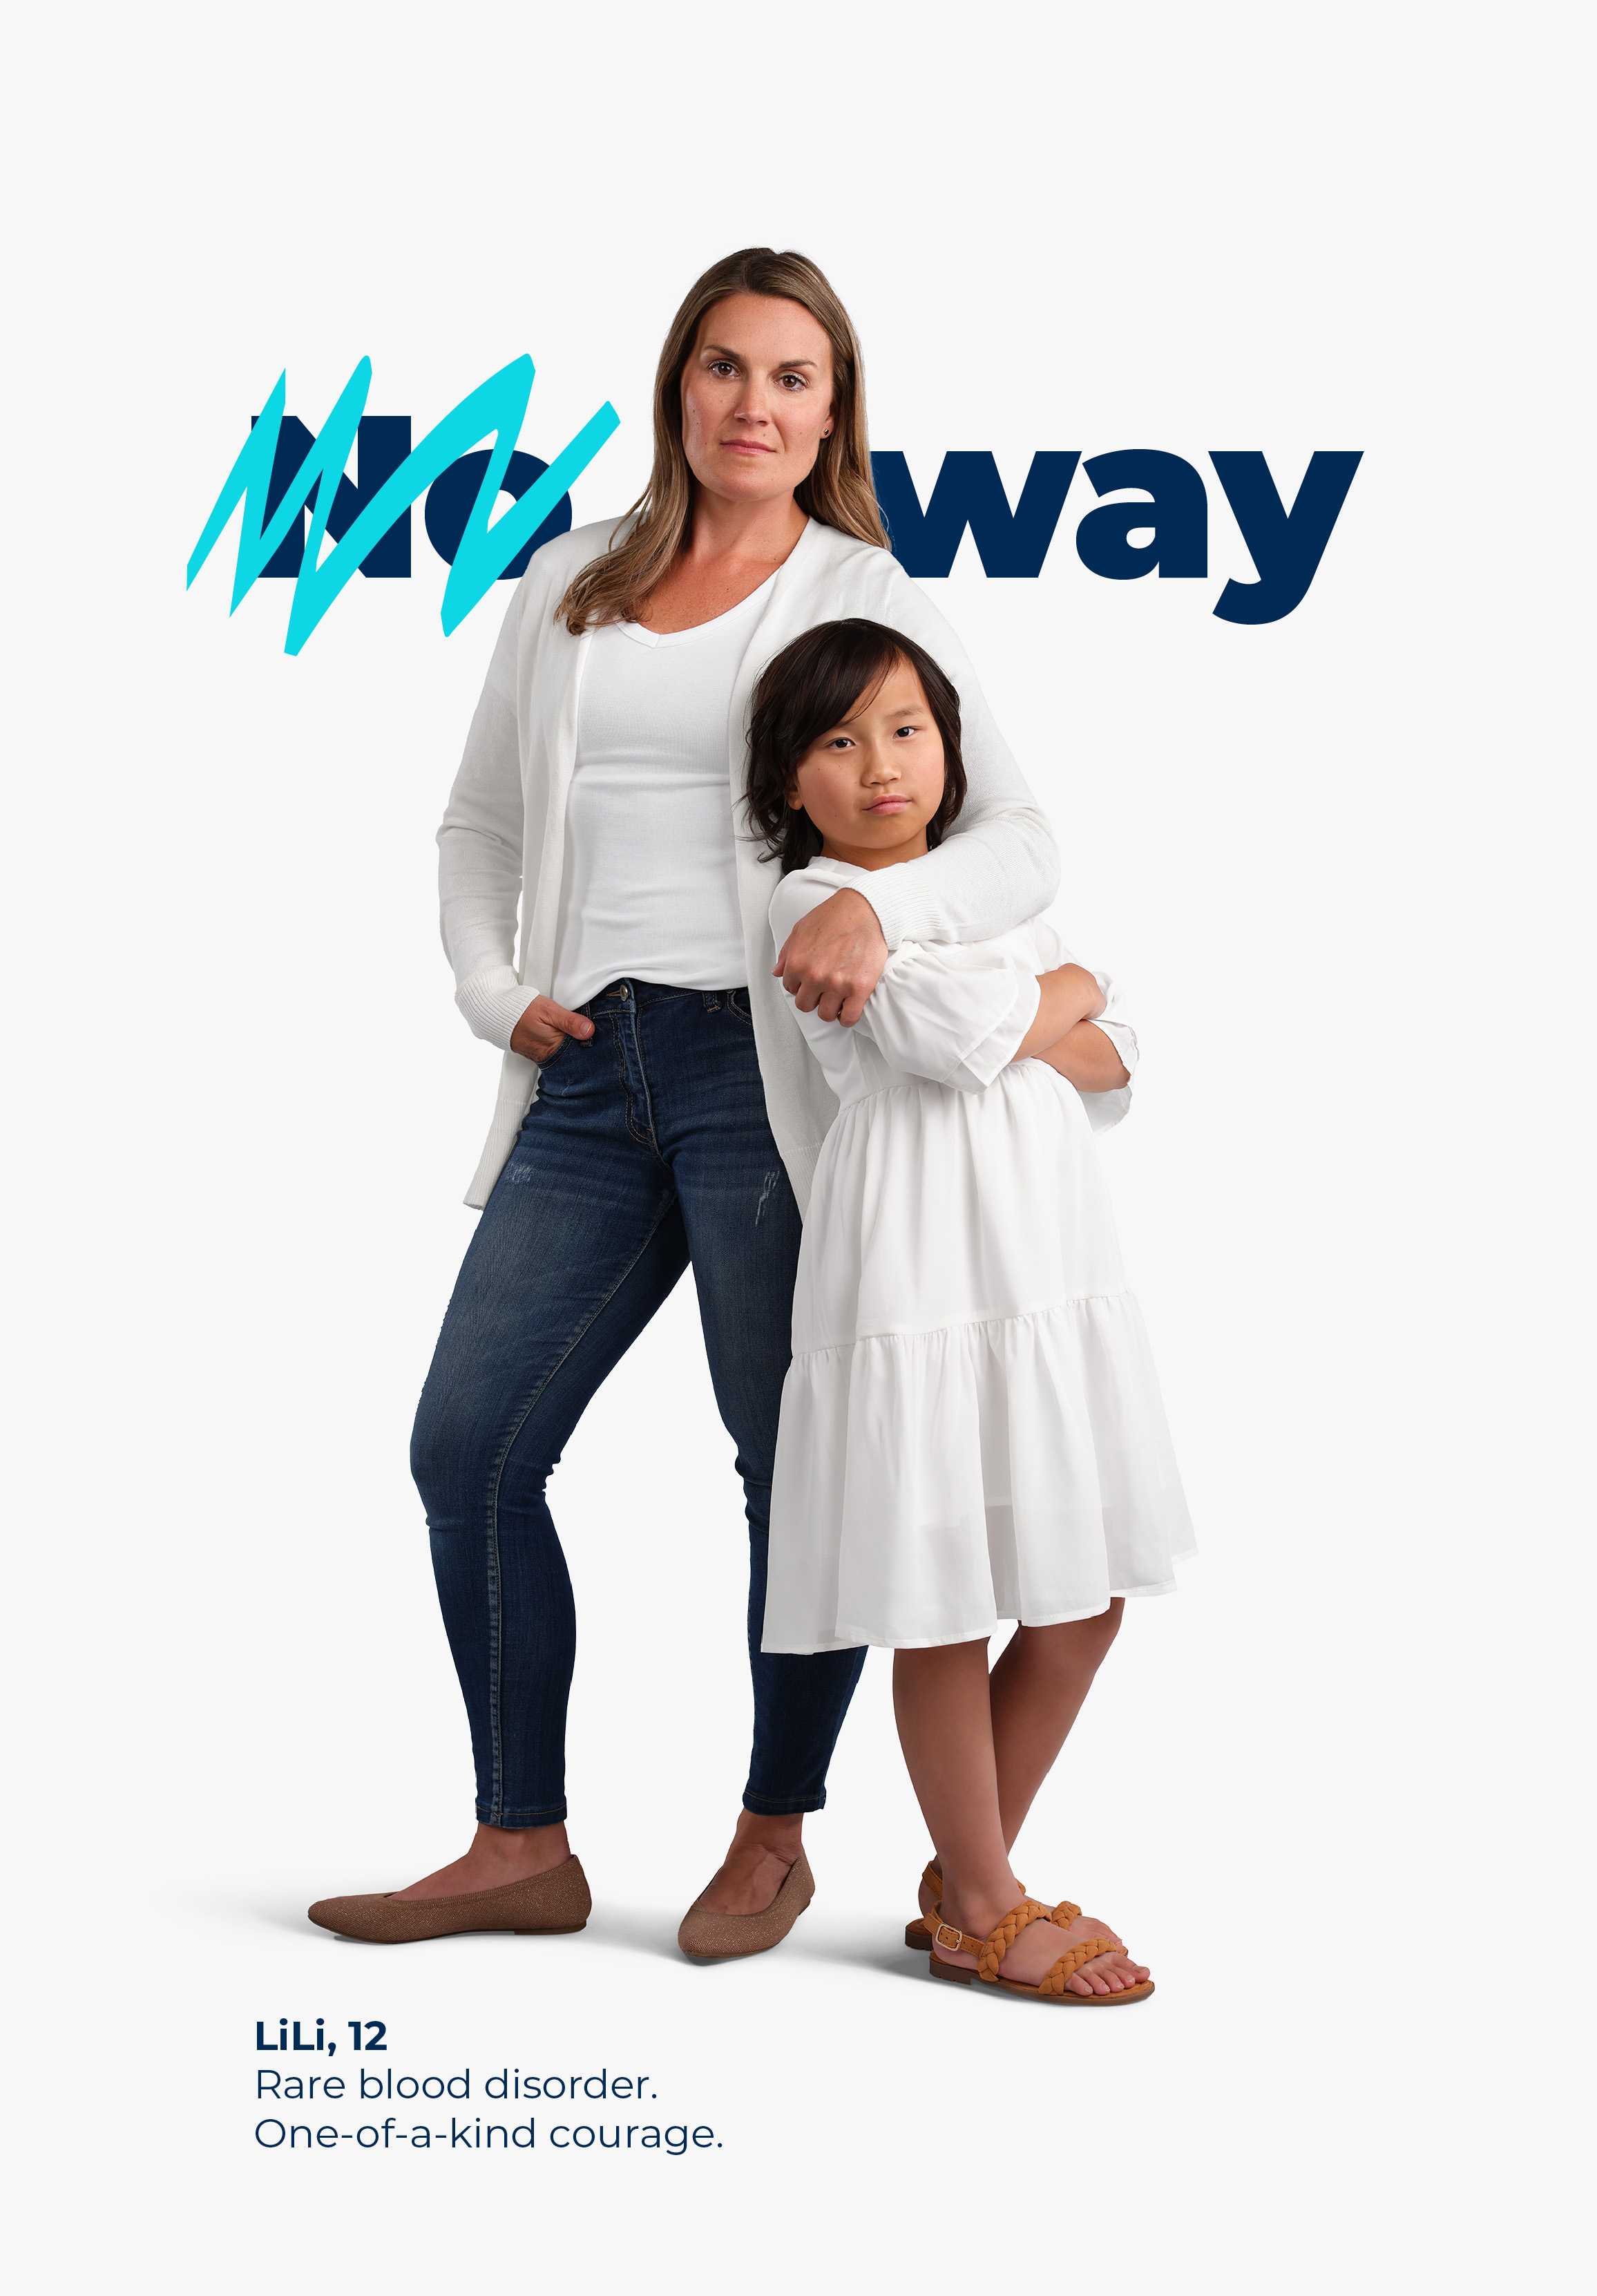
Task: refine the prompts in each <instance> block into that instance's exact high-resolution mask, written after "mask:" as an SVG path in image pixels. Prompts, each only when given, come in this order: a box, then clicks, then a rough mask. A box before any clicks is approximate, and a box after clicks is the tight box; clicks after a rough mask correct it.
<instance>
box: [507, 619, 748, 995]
mask: <svg viewBox="0 0 1597 2296" xmlns="http://www.w3.org/2000/svg"><path fill="white" fill-rule="evenodd" d="M773 580H774V576H771V577H769V578H767V580H766V581H765V582H762V583H761V584H760V586H759V587H758V590H753V591H751V592H750V593H749V596H748V597H747V598H745V599H743V600H742V602H741V604H738V605H736V606H733V607H732V608H731V609H730V611H728V612H726V613H725V614H717V616H716V617H715V619H714V620H712V621H708V622H700V624H699V626H698V627H697V628H695V629H691V630H670V631H665V632H659V631H655V630H646V629H644V628H643V627H642V625H641V624H640V623H637V622H609V623H606V624H605V626H604V627H602V629H598V630H595V631H594V635H593V639H592V642H591V652H590V655H589V659H588V661H587V664H586V668H585V670H584V673H583V679H582V690H581V694H580V697H579V699H578V703H577V754H576V760H575V763H574V766H573V768H572V774H571V786H570V792H569V797H568V799H567V811H566V856H567V866H566V871H565V875H564V878H563V880H562V882H561V901H560V922H559V928H558V932H557V937H556V941H555V956H554V974H553V985H552V988H551V991H550V993H551V995H552V996H553V997H554V999H555V1001H556V1003H557V1004H561V1005H581V1004H584V1003H586V1000H587V999H588V998H589V997H590V996H594V995H595V994H596V993H597V991H598V990H600V989H601V988H605V987H606V986H607V985H608V984H609V983H610V981H612V980H626V979H631V980H657V981H665V982H669V983H672V984H674V985H675V986H676V987H678V988H737V987H739V986H741V984H742V982H743V980H744V978H745V976H746V974H747V972H748V969H749V960H748V955H747V953H746V949H745V946H744V934H743V921H742V914H741V909H740V907H739V903H738V884H737V865H736V858H735V854H734V850H733V827H732V795H731V791H730V790H729V788H728V786H727V779H726V749H727V720H728V715H729V712H730V709H731V705H732V690H733V683H734V681H735V679H736V676H737V672H738V668H739V665H740V664H741V660H742V658H743V654H744V652H745V649H746V648H747V646H748V643H749V629H750V627H751V626H752V624H753V623H754V622H755V621H756V620H757V619H758V616H759V613H760V611H761V610H762V608H763V606H764V604H765V602H766V592H767V590H768V588H769V586H770V582H771V581H773Z"/></svg>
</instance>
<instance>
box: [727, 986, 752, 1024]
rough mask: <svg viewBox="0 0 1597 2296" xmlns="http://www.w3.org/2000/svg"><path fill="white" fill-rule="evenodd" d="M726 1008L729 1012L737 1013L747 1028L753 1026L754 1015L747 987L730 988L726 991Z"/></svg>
mask: <svg viewBox="0 0 1597 2296" xmlns="http://www.w3.org/2000/svg"><path fill="white" fill-rule="evenodd" d="M726 1009H727V1011H728V1012H729V1013H736V1014H737V1017H738V1019H739V1020H740V1021H741V1022H742V1024H743V1026H744V1027H745V1028H746V1029H752V1028H753V1026H754V1015H753V1013H751V1012H750V1011H749V991H748V990H747V988H729V989H728V990H727V992H726Z"/></svg>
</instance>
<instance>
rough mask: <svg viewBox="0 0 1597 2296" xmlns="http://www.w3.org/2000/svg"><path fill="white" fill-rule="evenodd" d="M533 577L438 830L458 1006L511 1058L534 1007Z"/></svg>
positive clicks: (442, 906)
mask: <svg viewBox="0 0 1597 2296" xmlns="http://www.w3.org/2000/svg"><path fill="white" fill-rule="evenodd" d="M533 564H534V565H536V559H535V560H534V562H533ZM531 573H532V567H528V571H527V575H525V576H523V578H522V579H521V581H520V582H518V583H517V584H516V586H515V588H514V589H513V590H512V593H511V598H510V603H509V605H508V606H507V607H506V609H505V613H504V620H503V622H502V623H501V625H500V628H499V635H498V638H497V639H496V641H495V645H494V651H493V654H492V656H491V658H490V659H489V662H488V669H487V677H486V678H485V680H484V681H483V688H482V693H481V694H480V696H479V699H478V703H477V708H476V709H475V710H474V712H473V713H472V717H471V729H470V731H469V732H468V734H467V735H466V746H465V750H464V751H463V755H462V758H461V761H460V768H459V771H458V772H457V773H456V775H455V783H454V786H453V788H452V789H451V790H450V792H449V802H448V804H447V805H446V808H445V809H444V818H443V820H442V822H441V823H440V824H439V825H438V926H439V931H440V932H441V934H442V936H443V942H444V949H445V953H446V955H447V956H448V959H449V963H450V964H451V966H452V967H453V969H454V972H455V1003H456V1005H458V1006H459V1007H460V1010H461V1011H462V1013H463V1014H464V1015H465V1017H466V1020H467V1021H468V1022H469V1023H470V1024H471V1030H472V1033H473V1035H475V1036H479V1037H486V1038H487V1041H488V1042H489V1043H490V1044H495V1045H497V1046H499V1047H500V1049H501V1051H508V1049H509V1046H510V1040H511V1034H512V1030H513V1029H514V1028H515V1025H516V1022H517V1021H519V1020H520V1016H521V1014H522V1013H523V1012H524V1011H525V1010H526V1008H527V1006H528V1004H529V1003H530V1002H531V1001H532V998H531V992H530V991H528V989H526V988H523V987H522V985H521V983H520V981H519V980H517V978H516V965H515V955H516V915H517V911H518V908H519V906H520V898H521V829H522V806H521V752H520V736H519V734H518V730H517V723H516V685H515V669H516V640H517V635H518V633H519V631H520V618H521V609H522V607H523V605H524V603H526V601H525V590H526V586H527V583H528V578H529V577H530V576H531Z"/></svg>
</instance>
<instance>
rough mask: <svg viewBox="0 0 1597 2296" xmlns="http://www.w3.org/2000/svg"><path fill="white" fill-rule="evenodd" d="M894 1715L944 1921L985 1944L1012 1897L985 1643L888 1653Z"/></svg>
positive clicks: (1016, 1890)
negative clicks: (938, 1880) (937, 1871)
mask: <svg viewBox="0 0 1597 2296" xmlns="http://www.w3.org/2000/svg"><path fill="white" fill-rule="evenodd" d="M893 1713H894V1716H895V1718H896V1719H897V1724H898V1743H899V1744H900V1745H901V1746H902V1747H903V1749H904V1759H905V1767H906V1768H907V1769H908V1771H909V1776H910V1784H912V1785H913V1787H914V1790H915V1799H916V1800H917V1801H918V1802H919V1803H920V1805H921V1816H923V1817H924V1818H925V1820H926V1825H927V1831H928V1832H929V1833H930V1835H931V1839H932V1842H933V1844H934V1846H935V1848H936V1849H937V1853H938V1865H939V1866H940V1867H941V1868H942V1874H943V1914H944V1917H945V1919H946V1920H947V1921H950V1922H953V1923H956V1924H957V1925H958V1927H959V1928H961V1929H963V1930H970V1931H973V1932H974V1933H976V1934H977V1935H979V1936H982V1937H985V1936H986V1935H987V1931H989V1930H990V1929H992V1928H994V1927H995V1924H996V1923H999V1922H1001V1921H1002V1920H1003V1916H1004V1915H1005V1914H1006V1913H1008V1911H1009V1910H1010V1907H1011V1906H1012V1905H1014V1903H1015V1902H1016V1900H1017V1898H1019V1897H1020V1885H1019V1883H1018V1882H1016V1880H1015V1877H1014V1874H1013V1873H1012V1872H1011V1869H1010V1862H1009V1849H1008V1845H1007V1844H1006V1842H1005V1841H1004V1839H1003V1819H1002V1817H1001V1815H1000V1812H999V1806H998V1771H997V1765H996V1761H995V1754H994V1747H993V1715H992V1704H991V1699H990V1694H989V1691H988V1677H987V1644H986V1643H985V1642H979V1643H946V1644H942V1645H940V1646H939V1647H938V1648H937V1649H935V1650H901V1651H895V1652H894V1653H893Z"/></svg>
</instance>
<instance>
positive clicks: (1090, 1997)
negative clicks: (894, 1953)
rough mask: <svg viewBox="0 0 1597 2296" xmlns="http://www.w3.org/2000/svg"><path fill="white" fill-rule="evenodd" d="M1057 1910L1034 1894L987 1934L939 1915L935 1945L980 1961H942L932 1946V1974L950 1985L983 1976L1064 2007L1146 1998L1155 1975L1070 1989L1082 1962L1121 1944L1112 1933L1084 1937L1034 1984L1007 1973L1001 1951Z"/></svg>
mask: <svg viewBox="0 0 1597 2296" xmlns="http://www.w3.org/2000/svg"><path fill="white" fill-rule="evenodd" d="M1057 1910H1058V1908H1057V1907H1052V1906H1044V1905H1039V1904H1038V1902H1037V1900H1036V1898H1021V1900H1020V1904H1019V1905H1018V1906H1014V1907H1011V1909H1010V1911H1009V1912H1008V1913H1007V1914H1005V1915H1004V1916H1003V1920H1002V1921H1001V1922H1000V1923H999V1924H998V1926H997V1928H996V1929H995V1930H994V1931H992V1933H991V1934H990V1936H987V1937H985V1938H979V1937H971V1936H970V1934H969V1932H968V1931H964V1930H961V1929H956V1928H955V1927H954V1923H952V1922H944V1921H939V1922H938V1923H937V1924H936V1925H935V1927H934V1929H933V1931H932V1940H931V1941H932V1944H933V1945H934V1947H935V1946H939V1945H940V1946H941V1947H942V1948H943V1949H944V1951H945V1952H946V1953H971V1954H974V1955H975V1956H976V1966H975V1968H974V1969H966V1968H964V1967H963V1966H962V1964H960V1963H959V1962H957V1961H941V1960H939V1959H938V1956H937V1954H936V1953H935V1952H934V1953H933V1954H932V1956H931V1962H930V1968H931V1973H932V1975H933V1976H934V1977H941V1978H945V1979H946V1980H947V1981H948V1982H949V1983H950V1984H951V1985H970V1984H974V1983H977V1982H979V1983H981V1984H983V1985H992V1986H995V1987H998V1988H999V1989H1002V1990H1003V1992H1005V1993H1023V1994H1024V1995H1025V1996H1026V1997H1027V1998H1028V2000H1031V2001H1046V2002H1051V2003H1053V2004H1055V2005H1057V2006H1058V2007H1060V2008H1061V2009H1111V2008H1118V2006H1119V2005H1120V2004H1121V2003H1122V2002H1125V2001H1145V2000H1146V1999H1147V1998H1148V1996H1149V1995H1150V1994H1151V1992H1152V1990H1153V1980H1152V1979H1151V1977H1149V1978H1145V1979H1144V1980H1142V1984H1140V1985H1127V1986H1124V1987H1123V1988H1122V1989H1121V1990H1120V1991H1119V1992H1118V1993H1071V1992H1069V1990H1068V1986H1069V1980H1070V1979H1071V1978H1072V1977H1074V1976H1075V1974H1076V1972H1077V1970H1078V1969H1079V1968H1080V1967H1081V1965H1082V1964H1083V1963H1084V1962H1088V1961H1093V1960H1095V1959H1096V1957H1097V1956H1098V1955H1099V1954H1101V1953H1118V1952H1119V1951H1120V1950H1121V1948H1119V1947H1118V1945H1116V1943H1115V1941H1114V1939H1112V1938H1105V1937H1096V1938H1083V1939H1081V1940H1080V1942H1079V1943H1078V1944H1077V1945H1073V1946H1071V1947H1069V1948H1068V1950H1067V1951H1066V1952H1064V1953H1061V1956H1060V1957H1059V1959H1058V1960H1057V1961H1056V1962H1055V1963H1054V1964H1052V1967H1051V1968H1050V1969H1048V1970H1046V1971H1044V1974H1043V1976H1042V1977H1041V1978H1040V1979H1039V1980H1038V1981H1037V1983H1036V1985H1024V1984H1022V1983H1021V1982H1020V1979H1019V1978H1015V1977H1005V1976H1004V1975H1003V1957H1004V1956H1005V1954H1007V1953H1008V1951H1009V1949H1010V1948H1011V1945H1013V1943H1014V1941H1015V1939H1017V1938H1018V1937H1019V1936H1020V1932H1021V1931H1022V1930H1025V1929H1029V1928H1030V1927H1031V1924H1032V1923H1033V1922H1046V1921H1052V1918H1053V1915H1054V1914H1055V1912H1056V1911H1057Z"/></svg>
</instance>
